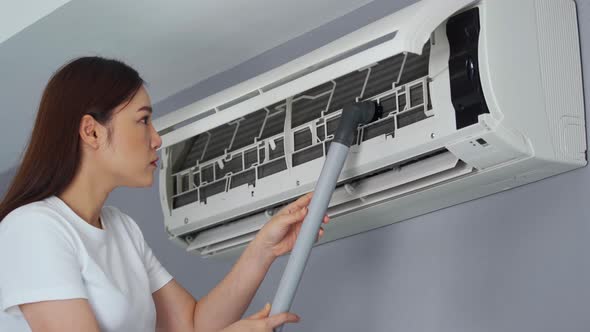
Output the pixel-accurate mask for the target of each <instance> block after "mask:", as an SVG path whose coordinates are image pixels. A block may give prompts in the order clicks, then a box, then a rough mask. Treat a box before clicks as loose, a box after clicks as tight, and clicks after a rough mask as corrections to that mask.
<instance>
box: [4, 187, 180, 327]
mask: <svg viewBox="0 0 590 332" xmlns="http://www.w3.org/2000/svg"><path fill="white" fill-rule="evenodd" d="M100 219H101V221H102V226H103V229H99V228H96V227H94V226H92V225H90V224H88V223H87V222H86V221H84V220H83V219H82V218H80V217H79V216H78V215H77V214H76V213H75V212H74V211H73V210H72V209H70V208H69V207H68V205H66V204H65V203H64V202H63V201H62V200H61V199H59V198H58V197H56V196H52V197H49V198H47V199H45V200H42V201H38V202H34V203H31V204H27V205H25V206H22V207H20V208H18V209H16V210H14V211H12V212H11V213H10V214H8V215H7V216H6V217H5V218H4V220H3V221H2V222H0V331H15V332H16V331H19V332H20V331H30V328H29V326H28V324H27V322H26V320H25V319H24V317H23V315H22V312H21V311H20V308H19V307H18V305H19V304H23V303H31V302H38V301H46V300H63V299H74V298H84V299H88V302H89V303H90V306H91V307H92V310H93V312H94V315H95V317H96V319H97V321H98V324H99V326H100V329H101V331H103V332H109V331H142V332H144V331H155V326H156V309H155V305H154V302H153V299H152V293H153V292H155V291H157V290H158V289H160V288H161V287H162V286H164V285H165V284H166V283H168V282H169V281H170V280H171V279H172V276H170V274H169V273H168V272H167V271H166V270H165V269H164V268H163V267H162V265H160V262H159V261H158V259H157V258H156V257H155V256H154V255H153V253H152V251H151V249H150V248H149V247H148V245H147V244H146V242H145V240H144V238H143V235H142V233H141V230H140V229H139V227H138V226H137V224H136V223H135V221H133V219H131V217H129V216H127V215H126V214H124V213H122V212H121V211H119V210H118V209H117V208H114V207H104V208H103V209H102V211H101V215H100ZM9 326H10V328H9Z"/></svg>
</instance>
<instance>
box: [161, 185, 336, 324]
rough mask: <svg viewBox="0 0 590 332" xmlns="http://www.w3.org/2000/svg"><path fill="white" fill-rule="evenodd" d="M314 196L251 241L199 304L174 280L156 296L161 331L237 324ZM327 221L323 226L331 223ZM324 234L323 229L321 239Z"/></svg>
mask: <svg viewBox="0 0 590 332" xmlns="http://www.w3.org/2000/svg"><path fill="white" fill-rule="evenodd" d="M310 201H311V194H308V195H305V196H303V197H301V198H299V199H298V200H297V201H295V202H293V203H291V204H289V205H288V206H286V207H285V208H284V209H282V210H281V211H280V212H279V213H277V215H275V216H274V217H273V218H272V219H271V220H270V221H269V222H268V223H267V224H266V225H265V226H264V227H263V228H262V229H261V230H260V231H259V232H258V234H257V235H256V238H255V239H254V240H253V241H252V242H250V245H248V247H247V248H246V250H245V251H244V253H243V254H242V256H241V257H240V258H239V259H238V261H237V262H236V264H235V265H234V266H233V268H232V269H231V271H230V272H229V273H228V274H227V276H226V277H225V278H224V279H223V280H222V281H221V282H220V283H219V284H218V285H217V286H216V287H215V288H214V289H213V290H212V291H211V292H209V294H207V295H206V296H205V297H203V298H202V299H200V300H199V301H198V302H197V301H195V299H194V298H193V297H192V296H191V295H190V294H189V293H188V292H187V291H186V290H184V289H183V288H182V287H181V286H180V285H179V284H178V283H176V282H175V281H174V280H173V281H172V282H169V283H168V284H167V285H166V286H164V287H162V288H161V289H160V290H158V291H156V292H155V293H154V295H153V296H154V301H155V303H156V310H157V315H158V318H157V319H158V327H159V328H161V330H158V332H159V331H162V332H163V331H183V332H184V331H198V332H208V331H219V330H222V329H223V328H225V327H227V326H229V325H231V324H232V323H235V322H236V321H238V320H239V319H240V318H241V317H242V315H243V314H244V312H245V311H246V309H247V308H248V305H249V304H250V302H251V301H252V298H253V297H254V295H255V293H256V291H257V290H258V287H259V286H260V284H261V283H262V281H263V280H264V276H265V275H266V273H267V271H268V269H269V267H270V265H271V264H272V262H273V261H274V260H275V258H276V257H278V256H281V255H283V254H285V253H288V252H289V251H291V249H292V248H293V246H294V245H295V241H296V239H297V234H298V233H299V229H300V228H301V223H302V221H303V219H304V218H305V215H306V214H307V206H308V205H309V202H310ZM328 220H329V219H328V217H327V216H326V217H325V218H324V223H327V222H328ZM322 235H323V229H320V232H319V234H318V237H319V236H322Z"/></svg>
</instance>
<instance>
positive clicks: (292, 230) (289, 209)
mask: <svg viewBox="0 0 590 332" xmlns="http://www.w3.org/2000/svg"><path fill="white" fill-rule="evenodd" d="M311 197H312V193H309V194H307V195H304V196H301V197H300V198H299V199H298V200H296V201H295V202H293V203H291V204H289V205H287V206H285V207H284V208H283V209H281V210H280V211H279V212H278V213H277V214H276V215H274V216H273V217H272V219H270V221H269V222H268V223H266V225H264V227H262V229H261V230H260V231H259V232H258V234H257V235H256V239H255V241H257V242H258V243H260V245H261V246H262V250H263V252H270V253H271V254H272V255H273V257H278V256H281V255H284V254H286V253H288V252H289V251H291V250H292V249H293V246H294V245H295V241H296V240H297V235H299V230H300V229H301V225H302V223H303V219H304V218H305V216H306V214H307V206H308V205H309V202H311ZM329 220H330V219H329V218H328V216H324V220H323V222H322V223H324V224H326V223H328V221H329ZM323 235H324V229H323V228H321V227H320V230H319V232H318V237H317V238H316V241H317V240H318V239H319V238H321V237H322V236H323Z"/></svg>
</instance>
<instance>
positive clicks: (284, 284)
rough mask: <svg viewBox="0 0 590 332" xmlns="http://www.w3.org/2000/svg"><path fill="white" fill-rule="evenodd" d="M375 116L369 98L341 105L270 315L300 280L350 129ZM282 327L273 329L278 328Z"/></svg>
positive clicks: (285, 307)
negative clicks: (337, 120)
mask: <svg viewBox="0 0 590 332" xmlns="http://www.w3.org/2000/svg"><path fill="white" fill-rule="evenodd" d="M377 116H378V108H377V105H376V103H374V102H372V101H365V102H357V103H353V104H349V105H346V106H344V108H343V110H342V115H341V116H340V122H339V124H338V128H337V129H336V132H335V134H334V139H333V140H332V143H331V144H330V150H329V151H328V156H327V157H326V161H325V163H324V166H323V168H322V172H321V173H320V178H319V179H318V182H317V184H316V188H315V192H314V194H313V197H312V199H311V202H310V203H309V207H308V212H307V216H306V217H305V219H304V220H303V224H302V226H301V230H300V231H299V235H298V237H297V241H296V242H295V246H294V247H293V250H292V251H291V256H290V257H289V261H288V262H287V267H286V268H285V271H284V272H283V277H282V278H281V281H280V283H279V288H278V289H277V292H276V294H275V298H274V300H273V303H272V309H271V315H275V314H278V313H282V312H287V311H289V309H290V308H291V304H292V302H293V297H294V296H295V292H296V291H297V287H298V286H299V282H300V281H301V276H302V275H303V270H304V269H305V265H306V263H307V259H308V258H309V254H310V253H311V247H312V246H313V243H314V242H315V239H316V237H317V234H318V231H319V229H320V226H321V224H322V220H323V219H324V216H325V215H326V211H327V210H328V204H329V202H330V199H331V198H332V193H333V192H334V189H335V188H336V183H337V181H338V178H339V177H340V172H341V171H342V167H343V166H344V162H345V161H346V157H347V156H348V150H349V149H350V145H352V143H353V140H354V132H355V131H356V130H357V128H358V126H359V125H363V124H366V123H369V122H371V121H373V120H374V119H376V117H377ZM282 328H283V326H280V327H278V328H276V329H275V332H280V331H282Z"/></svg>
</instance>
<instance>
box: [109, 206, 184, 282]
mask: <svg viewBox="0 0 590 332" xmlns="http://www.w3.org/2000/svg"><path fill="white" fill-rule="evenodd" d="M111 208H113V209H115V211H116V213H120V214H121V215H123V216H124V218H125V219H127V221H128V223H129V224H130V225H131V231H132V233H133V234H132V236H133V238H134V241H136V246H137V247H138V249H139V252H140V255H141V259H142V261H143V265H144V266H145V269H146V272H147V275H148V279H149V284H150V292H152V293H154V292H156V291H157V290H159V289H160V288H162V287H163V286H164V285H166V284H167V283H168V282H169V281H170V280H172V275H170V273H168V271H167V270H166V269H165V268H164V266H162V264H160V261H159V260H158V258H157V257H156V255H154V253H153V252H152V249H151V248H150V246H149V245H148V244H147V242H146V241H145V239H144V237H143V233H142V232H141V229H140V228H139V226H138V225H137V223H136V222H135V220H133V218H131V217H130V216H128V215H127V214H124V213H123V212H121V211H120V210H119V209H117V208H115V207H111Z"/></svg>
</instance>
